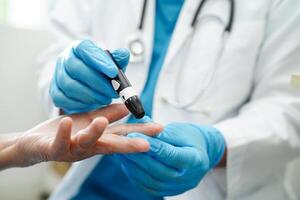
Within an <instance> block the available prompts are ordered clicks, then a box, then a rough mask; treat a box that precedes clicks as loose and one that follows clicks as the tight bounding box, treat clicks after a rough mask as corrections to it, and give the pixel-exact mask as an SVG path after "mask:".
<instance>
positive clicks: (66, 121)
mask: <svg viewBox="0 0 300 200" xmlns="http://www.w3.org/2000/svg"><path fill="white" fill-rule="evenodd" d="M72 123H73V120H72V118H71V117H64V118H63V119H62V120H61V121H60V123H59V125H60V127H61V128H63V130H66V129H69V128H71V127H72Z"/></svg>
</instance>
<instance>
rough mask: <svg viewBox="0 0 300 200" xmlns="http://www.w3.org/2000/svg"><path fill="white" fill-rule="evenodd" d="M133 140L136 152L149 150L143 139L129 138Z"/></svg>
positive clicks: (147, 143) (148, 145)
mask: <svg viewBox="0 0 300 200" xmlns="http://www.w3.org/2000/svg"><path fill="white" fill-rule="evenodd" d="M131 140H134V146H135V148H136V150H137V151H138V152H148V151H149V150H150V144H149V142H147V141H146V140H144V139H139V138H136V139H131Z"/></svg>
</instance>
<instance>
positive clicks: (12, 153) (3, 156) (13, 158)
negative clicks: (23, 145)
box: [0, 134, 18, 170]
mask: <svg viewBox="0 0 300 200" xmlns="http://www.w3.org/2000/svg"><path fill="white" fill-rule="evenodd" d="M17 138H18V135H16V134H9V135H5V136H2V137H1V138H0V170H3V169H7V168H10V167H17V166H18V159H17V158H18V157H17V148H16V144H17V140H18V139H17Z"/></svg>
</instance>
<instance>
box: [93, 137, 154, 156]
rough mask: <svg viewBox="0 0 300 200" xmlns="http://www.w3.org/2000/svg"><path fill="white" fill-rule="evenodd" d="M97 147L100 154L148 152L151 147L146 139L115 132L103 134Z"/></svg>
mask: <svg viewBox="0 0 300 200" xmlns="http://www.w3.org/2000/svg"><path fill="white" fill-rule="evenodd" d="M96 147H97V149H96V153H98V154H112V153H135V152H147V151H149V149H150V145H149V143H148V142H147V141H146V140H144V139H141V138H128V137H124V136H118V135H113V134H107V135H106V134H104V135H102V137H101V138H100V140H98V142H97V146H96Z"/></svg>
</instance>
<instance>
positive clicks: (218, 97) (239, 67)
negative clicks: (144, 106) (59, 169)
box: [39, 0, 300, 200]
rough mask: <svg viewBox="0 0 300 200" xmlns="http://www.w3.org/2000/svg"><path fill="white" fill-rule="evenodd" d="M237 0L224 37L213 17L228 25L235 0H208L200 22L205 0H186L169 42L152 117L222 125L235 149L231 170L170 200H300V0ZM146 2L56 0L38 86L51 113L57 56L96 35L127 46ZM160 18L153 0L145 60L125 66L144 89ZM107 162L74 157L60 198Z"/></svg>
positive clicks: (102, 41)
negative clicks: (293, 79) (294, 165)
mask: <svg viewBox="0 0 300 200" xmlns="http://www.w3.org/2000/svg"><path fill="white" fill-rule="evenodd" d="M235 2H236V5H235V10H236V13H235V18H234V24H233V29H232V32H231V33H230V34H229V35H228V37H224V38H223V37H222V34H223V29H224V25H223V24H222V23H220V21H218V20H215V19H214V17H212V16H218V18H220V19H222V20H221V21H223V22H224V23H225V24H226V23H227V21H228V18H229V6H228V5H229V3H228V1H227V0H210V1H209V3H207V5H206V6H205V9H204V10H203V12H202V13H201V14H200V16H199V19H198V24H197V26H196V28H194V29H192V28H191V26H190V23H191V21H192V18H193V17H194V13H195V10H196V8H197V6H198V4H199V3H200V0H186V1H185V3H184V6H183V8H182V10H181V14H180V16H179V19H178V22H177V25H176V27H175V30H174V34H173V36H172V39H171V42H170V46H169V51H168V53H167V55H166V59H165V62H164V64H163V67H162V70H161V73H160V76H159V80H158V84H157V89H156V92H155V96H154V107H153V118H154V120H155V121H157V122H159V123H162V124H167V123H170V122H173V121H180V122H191V123H198V124H211V125H214V126H215V127H217V128H218V129H219V130H220V131H221V132H222V133H223V134H224V137H225V139H226V143H227V148H228V158H227V167H226V168H225V169H216V170H214V171H213V172H211V173H210V174H208V175H207V176H206V177H205V178H204V180H203V181H202V182H201V183H200V184H199V185H198V187H196V188H195V189H193V190H191V191H188V192H186V193H184V194H183V195H179V196H176V197H171V198H170V199H187V200H202V199H203V200H204V199H205V200H210V199H211V200H219V199H230V200H232V199H245V200H246V199H247V200H258V199H263V200H269V199H270V200H277V199H278V200H283V199H300V196H297V195H296V193H295V191H293V188H294V189H300V186H299V185H298V186H297V185H296V186H295V185H291V184H290V183H289V179H287V178H286V174H287V173H289V174H290V173H292V174H293V175H294V176H297V174H298V176H299V173H300V171H298V173H295V172H289V171H288V168H287V166H288V164H289V163H291V162H292V161H294V160H296V159H297V158H299V156H300V150H299V149H300V92H299V90H298V91H297V90H296V89H294V88H292V87H291V86H290V83H289V80H290V76H291V75H292V74H296V73H299V72H300V1H299V0H251V1H250V0H248V1H247V0H236V1H235ZM142 3H143V1H141V0H122V1H118V0H90V1H87V0H61V1H58V5H57V8H56V9H55V11H54V12H53V15H52V17H51V25H52V30H53V32H54V33H55V35H56V36H57V37H56V38H57V41H56V43H55V44H53V46H52V47H51V48H50V49H49V51H48V52H47V53H46V54H45V55H44V59H43V60H44V68H43V69H42V71H41V76H40V83H39V85H40V87H41V92H42V93H43V94H44V95H43V97H44V102H45V103H46V104H47V107H48V108H49V109H50V112H54V113H55V108H54V107H53V105H52V102H51V100H50V98H49V96H48V89H49V83H50V81H51V78H52V74H53V71H54V68H55V62H56V58H57V56H58V54H59V53H60V52H62V51H63V49H64V48H66V46H67V45H69V43H70V42H71V41H72V40H77V39H91V40H93V41H95V42H97V43H98V44H99V46H100V47H103V48H108V49H115V48H119V47H127V46H126V45H127V40H128V38H129V37H130V36H132V34H134V33H136V31H137V26H138V22H139V19H140V14H141V9H142ZM154 15H155V1H154V0H153V1H152V0H151V1H149V4H148V8H147V12H146V17H145V26H144V30H143V32H142V34H141V37H142V38H143V40H144V41H145V47H146V58H145V61H144V62H143V63H138V64H133V63H131V64H130V65H129V66H128V68H127V72H126V73H127V75H128V77H129V79H130V80H131V82H132V84H133V85H134V86H135V88H136V89H137V90H138V92H141V90H142V89H143V86H144V83H145V81H146V78H147V72H148V67H149V63H150V59H151V53H152V43H153V31H154V30H153V28H154ZM226 38H227V39H226ZM99 87H101V86H99ZM187 104H188V106H184V105H187ZM100 159H101V156H97V157H94V158H91V159H89V160H86V161H82V162H79V163H77V164H75V165H74V166H73V168H72V169H71V170H70V172H69V174H68V175H67V176H66V178H65V180H64V182H63V184H62V185H61V186H60V187H59V189H58V190H57V191H56V192H55V193H54V195H53V197H52V198H53V199H67V198H70V197H71V196H72V195H74V194H75V193H76V190H77V189H78V187H79V185H80V180H82V179H84V178H85V176H87V175H88V173H89V170H92V168H93V166H95V164H96V163H97V162H98V161H99V160H100ZM299 177H300V176H299ZM68 183H69V184H68ZM71 183H72V184H71ZM296 192H297V191H296Z"/></svg>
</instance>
